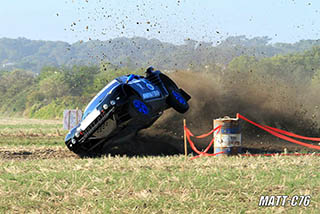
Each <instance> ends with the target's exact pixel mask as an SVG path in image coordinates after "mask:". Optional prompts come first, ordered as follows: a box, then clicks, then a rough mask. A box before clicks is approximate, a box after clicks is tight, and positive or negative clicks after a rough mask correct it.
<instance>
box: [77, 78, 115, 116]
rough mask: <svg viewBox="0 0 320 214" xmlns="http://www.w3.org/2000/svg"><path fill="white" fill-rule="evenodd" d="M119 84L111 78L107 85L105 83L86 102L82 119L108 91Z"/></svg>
mask: <svg viewBox="0 0 320 214" xmlns="http://www.w3.org/2000/svg"><path fill="white" fill-rule="evenodd" d="M118 85H120V83H119V82H118V81H117V80H113V81H112V82H110V83H109V84H108V85H106V86H105V87H104V88H103V89H102V90H101V91H100V92H99V93H98V94H97V95H96V96H95V97H94V98H93V99H92V100H91V101H90V103H89V104H88V106H87V107H86V109H85V110H84V113H83V117H82V120H83V119H85V118H86V117H87V116H88V114H90V112H91V111H92V110H93V109H95V108H96V106H97V105H98V104H99V103H100V102H101V101H102V100H103V98H104V97H105V96H107V94H108V93H110V92H111V91H112V90H113V89H114V88H115V87H117V86H118Z"/></svg>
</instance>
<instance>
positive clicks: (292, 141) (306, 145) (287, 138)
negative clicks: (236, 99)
mask: <svg viewBox="0 0 320 214" xmlns="http://www.w3.org/2000/svg"><path fill="white" fill-rule="evenodd" d="M237 117H238V118H241V119H243V120H245V121H247V122H249V123H251V124H253V125H255V126H257V127H259V128H261V129H263V130H265V131H266V132H269V133H270V134H272V135H274V136H276V137H279V138H281V139H283V140H286V141H289V142H291V143H295V144H299V145H302V146H305V147H308V148H312V149H317V150H320V146H316V145H312V144H307V143H303V142H300V141H298V140H295V139H292V138H290V137H287V136H284V135H282V134H279V133H277V132H275V131H272V130H271V129H268V128H266V127H264V126H262V125H260V124H258V123H255V122H253V121H251V120H249V119H247V118H246V117H244V116H242V115H241V114H239V113H238V114H237Z"/></svg>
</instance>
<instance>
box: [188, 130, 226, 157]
mask: <svg viewBox="0 0 320 214" xmlns="http://www.w3.org/2000/svg"><path fill="white" fill-rule="evenodd" d="M184 129H185V131H186V136H187V139H188V142H189V144H190V147H191V149H192V150H193V151H194V152H196V153H197V154H199V155H201V154H206V153H207V152H208V150H209V149H210V147H211V146H212V144H213V142H214V137H213V138H212V140H211V142H210V143H209V145H208V146H207V148H206V149H205V150H204V151H203V152H200V151H199V150H198V149H197V148H196V147H195V145H194V143H193V141H192V140H191V138H190V136H194V135H193V134H192V133H191V131H190V130H189V129H188V128H187V126H184ZM216 130H218V132H217V133H219V132H220V130H221V126H218V127H216V128H215V129H213V130H212V131H211V133H213V132H215V131H216Z"/></svg>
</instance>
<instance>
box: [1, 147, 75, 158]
mask: <svg viewBox="0 0 320 214" xmlns="http://www.w3.org/2000/svg"><path fill="white" fill-rule="evenodd" d="M61 158H78V156H77V155H75V154H73V153H72V152H70V151H69V150H68V149H67V148H62V147H61V148H58V147H54V148H50V147H46V148H28V147H23V148H19V147H18V148H14V147H12V148H9V147H7V148H0V159H5V160H36V159H61Z"/></svg>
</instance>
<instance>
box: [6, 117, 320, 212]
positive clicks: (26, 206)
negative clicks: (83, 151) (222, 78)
mask: <svg viewBox="0 0 320 214" xmlns="http://www.w3.org/2000/svg"><path fill="white" fill-rule="evenodd" d="M64 134H65V131H63V130H62V129H61V124H60V122H59V121H41V120H26V119H8V118H6V119H4V118H2V119H0V137H1V139H0V165H1V167H0V213H319V210H320V194H319V193H320V158H319V157H317V156H301V157H282V156H275V157H208V158H200V159H196V160H193V161H191V160H189V159H188V160H186V159H185V158H184V157H183V156H155V157H152V156H149V157H126V156H122V157H120V156H115V157H111V156H108V157H103V158H95V159H80V158H78V157H76V156H75V155H73V154H72V153H71V152H69V151H68V150H67V149H66V148H65V146H64V144H63V138H64ZM261 195H288V196H289V197H293V196H294V195H311V202H310V205H309V206H308V207H303V206H301V207H290V206H289V205H286V206H284V207H282V206H279V207H259V206H258V203H259V199H260V196H261Z"/></svg>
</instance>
